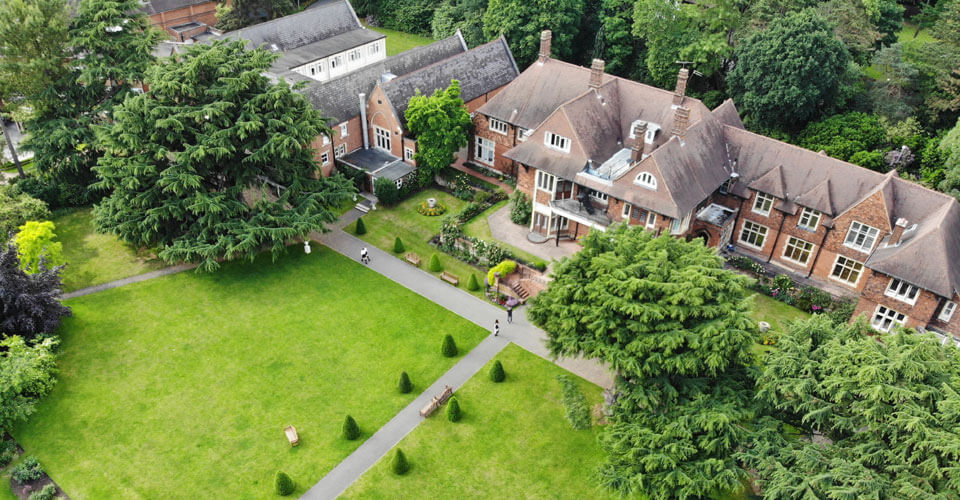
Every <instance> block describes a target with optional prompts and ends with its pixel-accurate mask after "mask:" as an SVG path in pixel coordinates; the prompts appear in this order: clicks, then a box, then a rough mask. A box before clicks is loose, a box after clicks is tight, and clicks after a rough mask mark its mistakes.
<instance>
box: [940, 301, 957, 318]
mask: <svg viewBox="0 0 960 500" xmlns="http://www.w3.org/2000/svg"><path fill="white" fill-rule="evenodd" d="M956 310H957V303H956V302H954V301H952V300H948V301H947V303H946V304H944V305H943V309H941V310H940V315H939V316H937V319H939V320H940V321H943V322H944V323H948V322H949V321H950V318H952V317H953V312H954V311H956Z"/></svg>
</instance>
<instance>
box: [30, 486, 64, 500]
mask: <svg viewBox="0 0 960 500" xmlns="http://www.w3.org/2000/svg"><path fill="white" fill-rule="evenodd" d="M56 496H57V485H55V484H52V483H51V484H46V485H44V486H43V488H41V489H40V491H34V492H33V493H31V494H30V496H29V497H27V500H53V498H55V497H56Z"/></svg>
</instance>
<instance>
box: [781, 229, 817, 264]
mask: <svg viewBox="0 0 960 500" xmlns="http://www.w3.org/2000/svg"><path fill="white" fill-rule="evenodd" d="M812 252H813V243H810V242H808V241H803V240H801V239H800V238H794V237H793V236H791V237H790V239H788V240H787V245H786V246H785V247H783V258H784V259H787V260H790V261H793V262H796V263H797V264H803V265H806V264H807V261H808V260H810V254H811V253H812Z"/></svg>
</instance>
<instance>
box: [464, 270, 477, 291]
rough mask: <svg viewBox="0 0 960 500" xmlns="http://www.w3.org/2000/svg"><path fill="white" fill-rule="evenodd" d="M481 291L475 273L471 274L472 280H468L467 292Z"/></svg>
mask: <svg viewBox="0 0 960 500" xmlns="http://www.w3.org/2000/svg"><path fill="white" fill-rule="evenodd" d="M479 289H480V283H479V281H478V280H477V275H476V274H475V273H470V279H468V280H467V290H470V291H471V292H475V291H477V290H479Z"/></svg>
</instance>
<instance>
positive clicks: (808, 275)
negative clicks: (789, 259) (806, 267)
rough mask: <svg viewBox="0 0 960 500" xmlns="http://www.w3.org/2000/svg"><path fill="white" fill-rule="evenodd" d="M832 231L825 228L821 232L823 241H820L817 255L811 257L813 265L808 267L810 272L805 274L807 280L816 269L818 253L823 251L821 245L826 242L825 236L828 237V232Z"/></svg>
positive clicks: (830, 228) (829, 228)
mask: <svg viewBox="0 0 960 500" xmlns="http://www.w3.org/2000/svg"><path fill="white" fill-rule="evenodd" d="M832 229H833V228H832V227H827V228H826V230H825V231H824V232H823V239H822V240H820V246H819V247H818V248H817V255H815V256H814V257H813V264H812V265H810V272H808V273H807V278H809V277H810V275H812V274H813V270H814V269H816V268H817V261H818V260H820V252H822V251H823V243H824V242H825V241H827V236H830V231H831V230H832Z"/></svg>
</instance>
